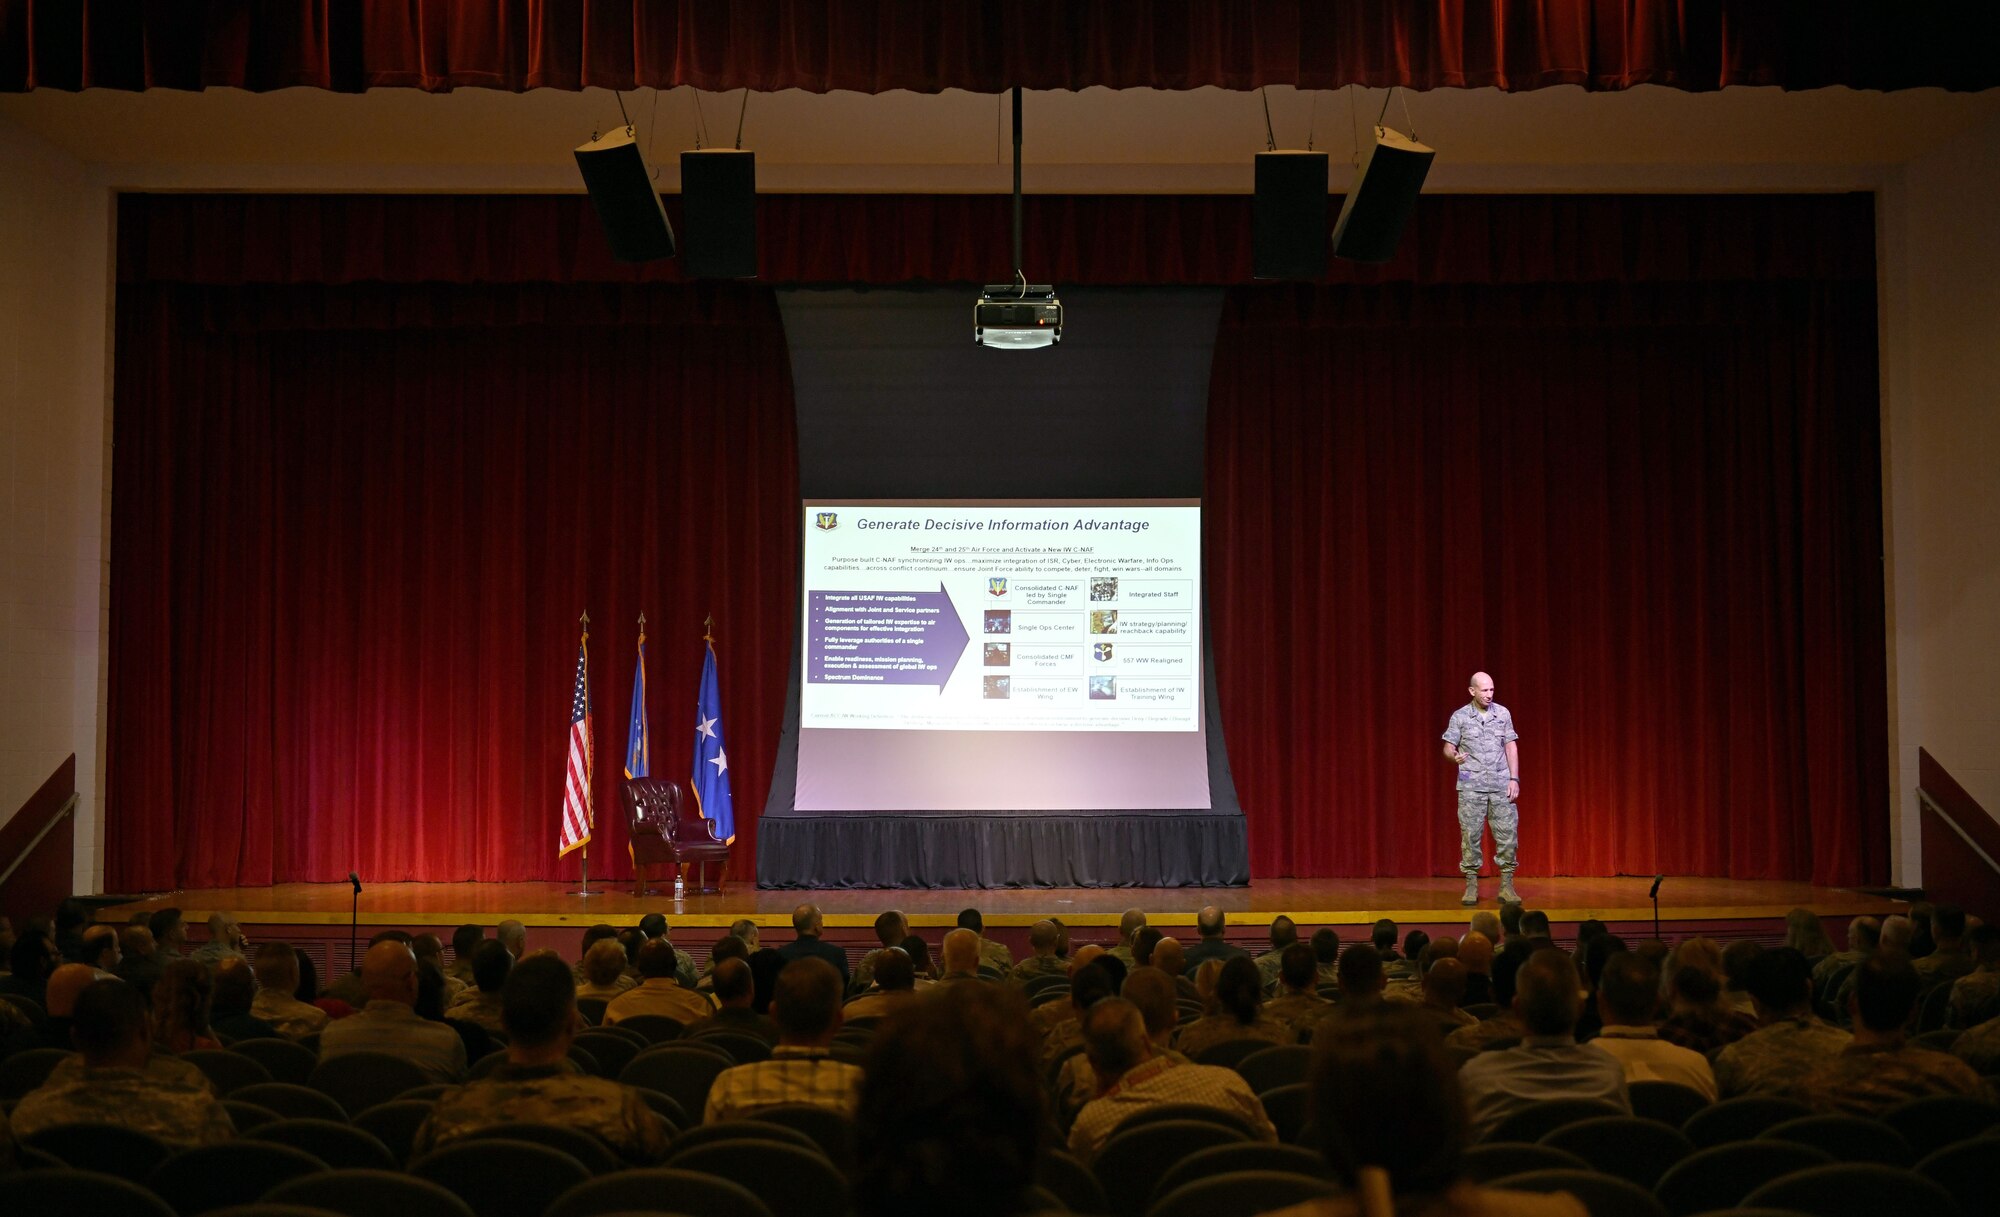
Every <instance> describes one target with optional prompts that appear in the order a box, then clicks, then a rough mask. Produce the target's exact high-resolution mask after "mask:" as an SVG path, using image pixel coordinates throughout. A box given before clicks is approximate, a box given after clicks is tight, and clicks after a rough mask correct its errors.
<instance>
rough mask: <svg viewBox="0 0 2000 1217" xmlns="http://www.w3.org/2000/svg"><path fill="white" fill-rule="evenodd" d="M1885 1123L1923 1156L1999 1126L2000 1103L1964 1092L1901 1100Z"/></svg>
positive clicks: (1883, 1119) (1890, 1110) (1885, 1113)
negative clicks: (1977, 1097) (1905, 1101)
mask: <svg viewBox="0 0 2000 1217" xmlns="http://www.w3.org/2000/svg"><path fill="white" fill-rule="evenodd" d="M1882 1122H1883V1123H1884V1124H1887V1125H1888V1126H1889V1127H1891V1128H1893V1129H1895V1130H1896V1131H1897V1132H1899V1133H1901V1134H1902V1135H1903V1139H1904V1140H1905V1141H1908V1142H1909V1143H1910V1149H1911V1150H1912V1151H1914V1152H1915V1153H1916V1155H1917V1156H1918V1157H1919V1158H1921V1157H1923V1156H1924V1155H1925V1154H1928V1153H1931V1152H1932V1151H1934V1150H1940V1149H1943V1148H1944V1147H1945V1146H1947V1145H1951V1144H1954V1143H1956V1142H1959V1141H1963V1140H1965V1139H1966V1138H1968V1137H1977V1136H1979V1135H1980V1134H1982V1133H1984V1132H1986V1131H1987V1130H1988V1129H1991V1128H1995V1127H2000V1105H1995V1104H1993V1103H1990V1102H1988V1101H1986V1100H1985V1099H1975V1098H1973V1097H1972V1096H1971V1095H1963V1094H1931V1095H1925V1096H1924V1097H1922V1098H1920V1099H1911V1100H1910V1101H1909V1102H1907V1103H1899V1104H1897V1105H1896V1106H1894V1107H1891V1108H1890V1109H1889V1110H1887V1111H1885V1112H1883V1113H1882Z"/></svg>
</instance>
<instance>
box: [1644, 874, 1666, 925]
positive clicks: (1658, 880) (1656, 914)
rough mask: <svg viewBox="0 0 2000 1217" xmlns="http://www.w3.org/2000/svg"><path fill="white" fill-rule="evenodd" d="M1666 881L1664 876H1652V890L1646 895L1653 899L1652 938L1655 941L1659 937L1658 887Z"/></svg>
mask: <svg viewBox="0 0 2000 1217" xmlns="http://www.w3.org/2000/svg"><path fill="white" fill-rule="evenodd" d="M1666 881H1667V877H1666V876H1665V875H1654V876H1653V890H1652V891H1649V892H1647V893H1646V894H1647V895H1648V896H1651V897H1652V898H1653V938H1654V940H1655V941H1658V939H1659V937H1660V885H1661V884H1662V883H1665V882H1666Z"/></svg>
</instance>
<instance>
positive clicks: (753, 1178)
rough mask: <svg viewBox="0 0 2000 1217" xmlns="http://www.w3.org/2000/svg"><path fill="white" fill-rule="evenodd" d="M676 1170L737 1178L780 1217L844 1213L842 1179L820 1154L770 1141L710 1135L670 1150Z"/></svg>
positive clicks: (843, 1215) (824, 1216)
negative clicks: (674, 1151) (690, 1146)
mask: <svg viewBox="0 0 2000 1217" xmlns="http://www.w3.org/2000/svg"><path fill="white" fill-rule="evenodd" d="M674 1168H675V1169H676V1170H688V1171H697V1172H700V1173H702V1174H709V1175H714V1176H716V1177H717V1178H721V1179H728V1180H731V1181H732V1182H735V1183H740V1184H742V1185H743V1186H744V1187H745V1188H747V1189H749V1190H750V1192H751V1193H752V1194H754V1195H755V1196H756V1197H757V1198H758V1199H759V1200H762V1201H763V1202H764V1203H765V1204H766V1205H768V1206H769V1207H770V1210H771V1211H772V1212H773V1213H779V1214H783V1217H846V1214H847V1209H848V1189H847V1180H846V1178H845V1177H843V1176H842V1175H841V1173H840V1172H839V1171H838V1170H835V1169H834V1166H833V1163H831V1162H829V1161H828V1160H827V1158H826V1155H824V1154H822V1153H820V1152H818V1151H817V1150H805V1149H800V1148H798V1147H797V1146H794V1145H783V1144H780V1143H779V1142H776V1141H736V1140H731V1141H712V1142H710V1143H709V1144H707V1145H701V1146H697V1147H695V1148H694V1149H691V1150H689V1151H688V1152H686V1153H684V1154H676V1155H674Z"/></svg>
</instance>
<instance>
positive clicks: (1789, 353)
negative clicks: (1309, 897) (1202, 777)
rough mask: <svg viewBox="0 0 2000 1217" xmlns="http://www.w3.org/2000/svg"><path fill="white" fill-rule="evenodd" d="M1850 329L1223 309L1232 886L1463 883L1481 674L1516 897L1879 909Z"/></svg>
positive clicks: (1869, 582) (1412, 300)
mask: <svg viewBox="0 0 2000 1217" xmlns="http://www.w3.org/2000/svg"><path fill="white" fill-rule="evenodd" d="M1875 324H1876V323H1875V312H1874V299H1873V290H1872V286H1871V285H1870V284H1869V283H1867V282H1866V281H1861V282H1848V283H1794V284H1784V283H1777V284H1749V283H1734V284H1732V283H1714V284H1684V285H1668V286H1661V285H1601V286H1596V287H1581V286H1567V287H1561V288H1555V287H1499V286H1486V285H1470V286H1437V287H1419V286H1411V285H1388V286H1348V287H1332V288H1237V289H1233V290H1232V292H1231V295H1230V298H1229V300H1228V302H1227V304H1226V306H1225V311H1224V320H1223V324H1222V331H1221V334H1220V336H1219V341H1218V342H1217V345H1216V349H1215V362H1214V373H1213V384H1212V389H1211V395H1210V404H1209V415H1208V417H1209V432H1208V435H1209V439H1208V454H1207V461H1208V496H1207V504H1208V537H1209V542H1210V544H1209V571H1208V584H1209V588H1210V605H1211V612H1212V615H1213V630H1212V633H1213V636H1214V639H1215V647H1216V672H1217V679H1218V683H1219V687H1220V697H1221V702H1222V714H1223V722H1224V727H1225V731H1226V733H1227V738H1228V742H1229V753H1230V763H1231V766H1232V768H1233V769H1234V772H1235V776H1236V782H1237V787H1238V791H1239V793H1240V795H1241V796H1242V801H1243V805H1244V808H1245V811H1246V813H1247V814H1248V816H1249V820H1250V831H1251V865H1252V870H1253V873H1255V874H1256V875H1258V876H1260V877H1268V876H1277V875H1407V874H1438V875H1443V874H1447V873H1452V872H1454V871H1455V870H1456V868H1457V854H1458V847H1457V829H1456V825H1455V819H1454V815H1453V809H1454V797H1453V793H1452V774H1451V770H1450V768H1449V766H1448V765H1447V764H1446V763H1445V762H1444V760H1443V758H1442V756H1441V755H1440V748H1441V745H1440V743H1439V742H1438V740H1439V735H1440V734H1441V732H1442V731H1443V729H1444V725H1445V720H1446V718H1447V717H1448V716H1449V715H1450V713H1451V711H1452V710H1453V709H1455V708H1456V707H1457V706H1459V705H1461V704H1463V703H1464V701H1465V693H1464V689H1465V684H1466V677H1467V676H1468V675H1469V674H1470V673H1471V672H1473V671H1474V670H1475V669H1481V668H1483V669H1485V670H1486V671H1489V672H1491V673H1492V674H1493V676H1494V677H1495V679H1496V681H1497V683H1498V697H1499V700H1500V701H1501V702H1503V703H1504V704H1506V705H1507V706H1508V707H1509V708H1510V709H1511V710H1512V711H1513V713H1514V717H1515V721H1516V723H1517V724H1518V726H1519V729H1520V732H1521V737H1522V738H1521V749H1522V764H1523V772H1524V775H1525V778H1526V781H1525V784H1524V790H1523V794H1522V801H1521V807H1522V813H1521V823H1522V828H1521V840H1522V845H1521V866H1522V871H1523V873H1525V874H1528V875H1549V874H1584V875H1603V874H1615V873H1630V874H1641V873H1644V874H1650V873H1652V872H1654V871H1656V870H1657V871H1666V872H1669V873H1682V874H1703V875H1727V876H1734V877H1742V878H1757V879H1810V880H1812V881H1813V882H1816V883H1823V884H1854V883H1860V882H1871V881H1872V882H1880V881H1882V880H1883V879H1885V878H1886V872H1887V869H1888V834H1887V808H1888V789H1887V776H1886V772H1885V769H1886V764H1887V738H1888V737H1887V727H1886V723H1885V714H1886V694H1885V685H1884V671H1883V649H1882V637H1883V576H1882V563H1881V555H1882V527H1881V515H1880V504H1881V488H1880V464H1879V462H1880V451H1879V448H1878V419H1877V414H1878V401H1877V387H1876V386H1877V373H1876V366H1875ZM1489 873H1490V872H1489Z"/></svg>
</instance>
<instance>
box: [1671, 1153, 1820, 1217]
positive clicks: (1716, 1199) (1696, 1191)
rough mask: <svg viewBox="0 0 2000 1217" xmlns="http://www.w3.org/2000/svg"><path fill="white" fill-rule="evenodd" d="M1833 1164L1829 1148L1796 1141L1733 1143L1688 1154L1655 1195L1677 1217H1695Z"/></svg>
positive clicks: (1739, 1202) (1723, 1207) (1674, 1167)
mask: <svg viewBox="0 0 2000 1217" xmlns="http://www.w3.org/2000/svg"><path fill="white" fill-rule="evenodd" d="M1832 1163H1833V1155H1831V1154H1829V1153H1827V1152H1826V1151H1825V1150H1823V1149H1818V1148H1816V1147H1814V1146H1811V1145H1801V1144H1799V1143H1798V1142H1795V1141H1731V1142H1729V1143H1727V1144H1725V1145H1712V1146H1710V1147H1708V1148H1707V1149H1698V1150H1696V1151H1695V1152H1694V1153H1692V1154H1689V1155H1688V1156H1687V1157H1686V1158H1683V1159H1682V1160H1681V1161H1680V1162H1678V1163H1676V1164H1675V1165H1674V1166H1673V1167H1672V1168H1670V1169H1669V1170H1668V1171H1667V1173H1666V1174H1664V1175H1662V1176H1660V1181H1659V1182H1658V1183H1656V1184H1655V1185H1654V1186H1653V1194H1654V1195H1655V1196H1658V1197H1659V1198H1660V1203H1662V1204H1664V1205H1666V1206H1667V1211H1668V1212H1669V1213H1672V1214H1673V1215H1674V1217H1690V1215H1691V1214H1695V1213H1706V1212H1708V1211H1710V1210H1712V1209H1726V1208H1729V1207H1730V1206H1731V1205H1736V1204H1741V1203H1743V1198H1744V1197H1745V1196H1748V1195H1749V1194H1750V1193H1751V1192H1753V1191H1756V1190H1757V1189H1758V1188H1760V1187H1762V1186H1763V1185H1764V1184H1766V1183H1769V1182H1770V1181H1771V1180H1773V1179H1778V1178H1782V1177H1784V1176H1785V1175H1789V1174H1792V1173H1794V1172H1796V1171H1802V1170H1808V1169H1810V1168H1812V1167H1815V1166H1829V1165H1832Z"/></svg>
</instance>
